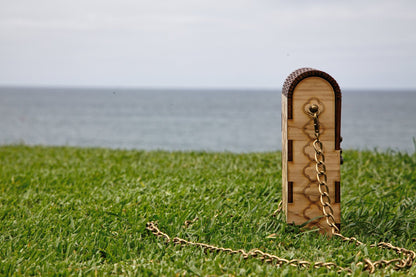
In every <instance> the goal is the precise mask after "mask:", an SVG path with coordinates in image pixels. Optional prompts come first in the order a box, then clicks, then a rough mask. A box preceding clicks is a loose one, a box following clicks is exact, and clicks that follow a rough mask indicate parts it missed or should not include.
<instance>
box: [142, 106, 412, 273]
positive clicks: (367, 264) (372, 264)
mask: <svg viewBox="0 0 416 277" xmlns="http://www.w3.org/2000/svg"><path fill="white" fill-rule="evenodd" d="M308 114H309V115H310V116H311V117H312V118H313V124H314V136H315V140H314V141H313V143H312V146H313V148H314V151H315V162H316V166H315V169H316V180H317V182H318V190H319V194H320V198H319V199H320V203H321V205H322V213H323V214H324V217H325V218H326V222H327V224H328V225H329V227H330V228H331V233H332V235H333V236H336V237H339V238H340V239H342V240H343V241H347V242H351V243H355V244H356V245H364V243H363V242H361V241H359V240H358V239H357V238H355V237H345V236H343V235H342V234H341V233H340V231H339V229H338V227H337V226H336V224H335V218H334V216H333V214H334V211H333V209H332V206H331V199H330V197H329V188H328V184H327V182H328V177H327V174H326V165H325V155H324V150H323V145H322V142H321V141H320V135H321V133H320V124H319V107H318V106H317V105H312V106H311V107H310V113H308ZM280 211H281V203H279V207H278V209H277V210H276V211H275V212H274V213H273V214H272V216H276V214H277V213H278V212H280ZM196 220H198V219H194V221H185V226H186V227H188V225H189V224H190V223H194V222H195V221H196ZM146 229H147V230H149V231H150V232H152V234H153V235H155V236H157V237H160V238H164V239H165V241H166V243H170V242H173V243H174V244H177V245H189V246H197V247H201V248H202V249H204V250H206V251H212V252H224V253H227V254H233V255H237V254H239V255H241V256H242V257H243V258H244V259H248V258H256V259H259V260H261V261H263V262H267V263H270V264H273V265H275V266H281V265H285V264H286V265H290V266H294V267H300V268H310V267H313V268H322V267H325V268H327V269H336V270H337V272H338V273H340V272H347V273H352V270H351V269H350V268H345V267H341V266H339V265H337V264H336V263H334V262H314V263H313V262H309V261H305V260H299V259H292V260H288V259H284V258H280V257H278V256H276V255H272V254H269V253H266V252H263V251H261V250H259V249H252V250H250V251H248V252H246V251H245V250H243V249H239V250H233V249H231V248H223V247H217V246H215V245H211V244H206V243H200V242H192V241H189V240H185V239H182V238H179V237H175V238H173V239H171V238H170V237H169V235H167V234H166V233H163V232H162V231H160V230H159V228H158V227H157V224H156V223H155V222H148V223H147V224H146ZM370 246H371V247H379V248H386V249H390V250H393V251H395V252H396V253H397V254H402V256H403V257H402V258H396V259H391V260H383V259H382V260H378V261H371V260H370V259H366V258H365V259H363V262H358V263H357V264H356V266H363V270H366V271H368V272H369V273H374V272H375V270H376V268H380V267H387V266H393V268H394V269H396V270H399V269H404V268H410V267H412V266H413V263H414V261H415V260H416V253H415V252H414V251H412V250H408V249H406V248H401V247H396V246H394V245H392V244H390V243H388V242H379V243H378V244H372V245H370Z"/></svg>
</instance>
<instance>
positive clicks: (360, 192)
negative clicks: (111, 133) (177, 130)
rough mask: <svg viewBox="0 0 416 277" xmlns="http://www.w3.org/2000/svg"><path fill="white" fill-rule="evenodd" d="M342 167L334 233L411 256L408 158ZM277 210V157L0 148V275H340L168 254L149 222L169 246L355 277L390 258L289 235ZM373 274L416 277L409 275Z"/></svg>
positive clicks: (304, 233) (414, 228)
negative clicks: (261, 255) (271, 259)
mask: <svg viewBox="0 0 416 277" xmlns="http://www.w3.org/2000/svg"><path fill="white" fill-rule="evenodd" d="M344 160H345V162H344V165H342V182H341V186H342V198H341V204H342V233H343V234H344V235H346V236H356V237H357V238H358V239H360V240H361V241H363V242H365V243H366V244H368V245H370V244H372V243H376V242H380V241H386V242H391V243H392V244H394V245H397V246H400V247H406V248H408V249H412V250H416V154H404V153H400V152H394V151H386V152H378V151H351V150H350V151H344ZM280 200H281V153H280V152H274V153H248V154H233V153H204V152H163V151H150V152H146V151H130V150H110V149H100V148H72V147H40V146H36V147H29V146H23V145H16V146H1V147H0V223H1V225H0V274H1V275H54V274H59V275H79V274H85V275H99V276H100V275H106V274H107V275H120V274H121V275H138V276H143V275H145V276H146V275H165V276H175V275H176V276H182V275H186V276H189V275H191V276H195V275H196V276H198V275H203V276H206V275H210V276H241V275H249V276H258V275H263V276H265V275H285V276H310V275H311V276H328V275H330V276H331V275H332V276H338V274H337V273H336V272H335V271H334V270H330V269H326V268H319V269H314V268H306V269H302V268H298V267H292V266H287V265H286V266H282V267H277V266H273V265H270V264H267V263H263V262H262V261H260V260H258V259H243V258H242V256H241V255H228V254H225V253H215V252H206V251H204V250H202V249H201V248H199V247H195V246H182V247H181V246H179V245H175V244H173V243H166V242H165V240H164V239H163V238H158V237H156V236H154V235H153V234H152V233H151V232H149V231H148V230H146V223H147V222H149V221H154V222H157V223H158V226H159V228H160V230H161V231H163V232H165V233H167V234H168V235H169V236H171V237H175V236H178V237H181V238H184V239H187V240H190V241H193V242H203V243H209V244H213V245H216V246H221V247H229V248H232V249H244V250H246V251H249V250H250V249H253V248H257V249H260V250H262V251H264V252H268V253H271V254H274V255H277V256H279V257H282V258H285V259H294V258H298V259H302V260H308V261H315V262H317V261H327V262H335V263H337V264H339V265H340V266H342V267H348V268H351V269H352V271H353V275H361V274H362V268H360V267H356V266H355V264H356V263H357V262H359V261H362V260H363V259H364V258H370V259H371V260H378V259H382V258H384V259H392V258H395V257H397V254H396V253H394V252H392V251H389V250H382V249H378V248H371V247H369V246H368V245H362V246H356V245H354V244H350V243H346V242H342V241H341V240H340V239H337V238H332V239H328V238H326V237H324V236H322V235H319V233H317V232H316V231H314V230H312V231H310V230H309V231H308V230H302V229H301V228H300V227H299V226H292V225H288V224H286V223H285V221H284V219H283V217H282V215H281V214H277V216H274V217H273V216H272V213H273V211H275V210H276V209H277V205H278V203H279V201H280ZM195 218H198V220H194V219H195ZM193 220H194V221H193ZM191 221H192V222H191ZM344 274H346V273H344ZM364 274H367V273H364ZM377 275H382V276H384V275H390V276H405V275H413V276H415V275H416V266H414V267H412V268H411V269H406V270H402V271H395V270H393V269H392V268H387V269H379V270H377V271H376V276H377Z"/></svg>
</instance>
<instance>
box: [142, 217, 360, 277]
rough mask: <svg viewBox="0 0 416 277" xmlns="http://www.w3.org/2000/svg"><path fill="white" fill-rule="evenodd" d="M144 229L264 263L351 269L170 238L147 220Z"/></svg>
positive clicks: (256, 251) (175, 242) (167, 240)
mask: <svg viewBox="0 0 416 277" xmlns="http://www.w3.org/2000/svg"><path fill="white" fill-rule="evenodd" d="M146 229H147V230H149V231H150V232H152V234H153V235H155V236H157V237H159V238H164V239H165V242H166V243H170V242H173V243H174V244H177V245H189V246H197V247H201V248H202V249H204V250H206V251H211V252H223V253H227V254H231V255H241V256H242V257H243V258H244V259H248V258H256V259H259V260H261V261H263V262H265V263H270V264H273V265H275V266H281V265H285V264H286V265H290V266H294V267H300V268H309V267H314V268H321V267H325V268H327V269H337V272H338V273H340V272H343V271H346V272H349V273H351V272H352V270H351V269H349V268H344V267H341V266H339V265H337V264H335V263H333V262H315V263H311V262H309V261H303V260H299V259H292V260H288V259H284V258H280V257H278V256H276V255H272V254H269V253H266V252H263V251H261V250H259V249H252V250H250V251H248V252H246V251H245V250H243V249H239V250H234V249H231V248H224V247H217V246H215V245H211V244H207V243H200V242H192V241H189V240H185V239H182V238H178V237H174V238H173V239H171V238H170V237H169V236H168V235H167V234H166V233H163V232H162V231H160V230H159V228H158V227H157V223H155V222H153V221H151V222H148V223H147V224H146Z"/></svg>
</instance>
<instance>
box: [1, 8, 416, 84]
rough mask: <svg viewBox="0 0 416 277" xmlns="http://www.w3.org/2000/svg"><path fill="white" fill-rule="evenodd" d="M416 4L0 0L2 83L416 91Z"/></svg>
mask: <svg viewBox="0 0 416 277" xmlns="http://www.w3.org/2000/svg"><path fill="white" fill-rule="evenodd" d="M415 52H416V1H414V0H394V1H391V0H377V1H373V0H368V1H356V0H349V1H335V0H322V1H310V0H309V1H306V0H296V1H282V0H149V1H147V0H82V1H81V0H71V1H69V0H68V1H66V0H37V1H33V0H16V1H10V0H0V85H17V86H32V85H35V86H97V87H154V88H242V89H259V88H260V89H281V87H282V84H283V82H284V80H285V78H286V77H287V76H288V75H289V74H290V73H291V72H292V71H294V70H295V69H298V68H300V67H313V68H317V69H320V70H323V71H325V72H327V73H329V74H330V75H331V76H332V77H334V78H335V79H336V80H337V81H338V83H339V84H340V86H341V88H342V89H344V88H347V89H391V88H397V89H416V77H415V76H416V53H415Z"/></svg>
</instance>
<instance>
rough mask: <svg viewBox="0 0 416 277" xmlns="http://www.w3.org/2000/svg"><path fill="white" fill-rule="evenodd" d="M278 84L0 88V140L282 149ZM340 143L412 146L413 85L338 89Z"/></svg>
mask: <svg viewBox="0 0 416 277" xmlns="http://www.w3.org/2000/svg"><path fill="white" fill-rule="evenodd" d="M280 101H281V91H280V89H276V90H179V89H175V90H157V89H98V88H94V89H91V88H89V89H87V88H85V89H82V88H8V87H2V88H0V144H2V145H5V144H26V145H66V146H81V147H109V148H115V149H140V150H156V149H160V150H168V151H177V150H180V151H189V150H195V151H230V152H237V153H241V152H259V151H276V150H280V149H281V129H280V128H281V121H280V120H281V118H280V114H281V102H280ZM341 122H342V124H341V135H342V137H343V142H342V144H341V147H342V148H343V149H359V150H375V149H378V150H381V151H384V150H387V149H391V150H393V151H400V152H408V153H413V152H415V147H416V146H415V139H416V91H394V90H389V91H387V90H384V91H364V90H363V91H360V90H345V91H342V118H341Z"/></svg>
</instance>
